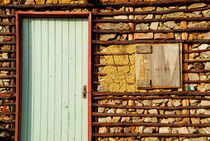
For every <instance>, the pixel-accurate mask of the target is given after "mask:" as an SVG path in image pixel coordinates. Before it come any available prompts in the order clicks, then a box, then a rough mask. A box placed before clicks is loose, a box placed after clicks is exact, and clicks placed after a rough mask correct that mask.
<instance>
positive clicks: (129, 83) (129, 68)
mask: <svg viewBox="0 0 210 141" xmlns="http://www.w3.org/2000/svg"><path fill="white" fill-rule="evenodd" d="M206 6H208V5H207V4H205V3H198V4H191V5H189V6H181V7H178V6H169V7H155V6H148V7H137V8H135V9H134V11H168V10H172V9H176V8H179V9H191V8H202V7H206ZM112 11H129V8H125V7H122V8H120V9H111V10H107V9H103V10H101V12H112ZM209 16H210V10H209V9H208V10H203V11H195V12H174V13H169V14H161V15H157V14H156V15H155V14H145V15H135V17H134V19H139V20H142V19H154V18H157V19H163V18H172V17H173V18H183V17H186V18H193V17H209ZM102 19H113V20H114V19H129V16H126V15H120V16H114V17H110V16H109V17H103V18H102ZM185 24H186V23H185V22H183V21H179V22H177V21H166V22H151V23H140V24H135V25H134V29H136V30H176V29H192V28H207V27H209V26H210V22H208V21H198V22H197V21H195V22H187V26H186V27H184V26H185ZM97 28H98V29H101V30H107V29H108V30H129V29H131V28H132V27H131V24H130V23H101V24H98V26H97ZM184 34H185V33H184ZM128 36H129V35H128V34H101V35H100V40H101V41H102V40H103V41H114V40H115V41H116V40H119V41H126V40H129V38H128ZM138 39H148V40H151V39H155V40H156V39H157V40H158V39H166V40H167V39H174V40H180V39H189V40H195V39H210V32H189V34H187V38H185V37H184V36H183V33H182V32H181V33H175V32H170V33H151V32H148V33H135V34H134V40H138ZM135 46H136V44H134V45H109V46H103V45H100V47H99V49H98V50H97V53H99V54H100V53H105V54H116V53H125V54H126V55H101V56H99V57H98V58H97V59H98V60H99V62H100V64H107V66H102V67H99V69H98V72H99V73H101V74H104V75H105V76H103V75H102V76H98V82H99V84H98V88H97V90H98V91H99V92H162V91H172V92H173V91H182V90H184V88H180V89H152V90H138V89H137V88H136V80H135V73H136V72H135ZM188 48H189V50H202V49H210V45H209V44H188ZM183 51H184V49H183ZM188 57H189V59H190V60H191V59H209V57H210V51H206V52H201V53H191V54H189V55H188ZM110 64H115V65H122V64H123V65H124V66H112V65H110ZM209 69H210V66H209V62H208V61H207V62H193V63H188V70H193V71H195V70H196V71H198V70H209ZM188 77H189V78H188V80H190V81H197V80H210V73H209V72H204V73H189V74H188ZM187 86H190V88H191V89H192V90H194V91H199V92H210V84H209V83H200V84H188V85H186V87H187ZM188 88H189V87H188ZM124 96H125V97H126V96H127V95H124ZM174 96H175V95H174ZM110 97H112V96H110ZM175 97H176V96H175ZM206 98H207V96H206ZM184 101H186V100H184V99H170V98H167V99H158V100H135V101H134V102H133V101H131V100H130V101H129V100H123V101H120V100H111V99H110V100H108V99H106V100H98V103H99V104H102V105H103V104H108V105H121V106H123V105H124V106H146V107H147V106H157V107H166V108H167V107H182V106H186V105H185V102H184ZM209 105H210V101H208V100H190V101H189V106H209ZM98 112H99V113H116V114H118V113H126V114H150V115H151V114H160V115H181V114H186V111H185V110H157V109H150V110H142V109H118V108H109V107H98ZM189 112H190V114H192V115H208V114H209V112H210V111H209V110H208V109H197V110H195V109H191V110H189ZM188 120H189V123H190V124H199V123H202V124H205V123H210V120H209V118H190V119H188ZM98 122H118V123H119V122H120V123H142V122H143V123H170V124H179V123H186V119H185V118H158V117H99V118H98ZM209 132H210V128H209V127H206V128H205V127H204V128H198V127H171V128H170V127H155V126H154V127H152V126H150V127H146V126H137V127H134V126H130V127H124V128H123V127H99V133H124V134H127V133H133V134H138V133H140V134H147V133H151V134H152V133H153V134H154V133H173V134H195V133H200V134H209ZM99 140H103V141H108V140H109V141H114V140H122V141H124V140H126V141H127V140H128V141H131V140H144V141H158V140H161V141H163V140H167V141H172V140H173V141H178V140H180V141H182V140H184V141H206V140H207V138H203V137H200V138H182V137H180V138H173V137H168V138H167V137H165V138H161V137H160V138H157V137H149V138H147V137H142V138H141V137H131V138H119V137H115V138H99Z"/></svg>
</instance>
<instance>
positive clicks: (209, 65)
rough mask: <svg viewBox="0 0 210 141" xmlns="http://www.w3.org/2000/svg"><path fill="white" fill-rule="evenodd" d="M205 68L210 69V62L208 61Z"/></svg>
mask: <svg viewBox="0 0 210 141" xmlns="http://www.w3.org/2000/svg"><path fill="white" fill-rule="evenodd" d="M204 69H205V70H210V62H206V64H205V68H204Z"/></svg>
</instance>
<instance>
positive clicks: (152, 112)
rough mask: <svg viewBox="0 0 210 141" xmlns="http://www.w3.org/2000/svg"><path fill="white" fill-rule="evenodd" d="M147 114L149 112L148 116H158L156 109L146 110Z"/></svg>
mask: <svg viewBox="0 0 210 141" xmlns="http://www.w3.org/2000/svg"><path fill="white" fill-rule="evenodd" d="M148 112H149V113H150V114H158V111H157V109H151V110H148Z"/></svg>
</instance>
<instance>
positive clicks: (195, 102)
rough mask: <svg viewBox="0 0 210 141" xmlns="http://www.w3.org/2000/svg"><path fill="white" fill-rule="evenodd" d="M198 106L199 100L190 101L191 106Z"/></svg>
mask: <svg viewBox="0 0 210 141" xmlns="http://www.w3.org/2000/svg"><path fill="white" fill-rule="evenodd" d="M197 104H198V100H194V99H191V100H190V105H191V106H196V105H197Z"/></svg>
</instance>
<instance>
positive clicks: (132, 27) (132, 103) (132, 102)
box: [128, 7, 135, 111]
mask: <svg viewBox="0 0 210 141" xmlns="http://www.w3.org/2000/svg"><path fill="white" fill-rule="evenodd" d="M128 10H129V11H130V12H133V11H134V8H133V7H129V8H128ZM129 19H134V15H129ZM129 25H130V29H131V30H134V28H135V27H134V23H129ZM128 40H134V34H128ZM130 97H132V96H130ZM128 105H129V106H134V105H135V101H134V100H129V101H128ZM129 111H134V109H129Z"/></svg>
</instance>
